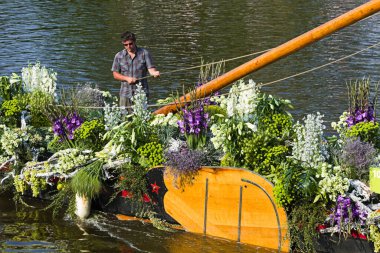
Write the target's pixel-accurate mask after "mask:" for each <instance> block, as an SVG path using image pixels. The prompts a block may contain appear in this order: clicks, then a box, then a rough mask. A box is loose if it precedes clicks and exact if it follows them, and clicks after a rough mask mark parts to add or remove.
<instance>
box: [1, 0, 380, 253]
mask: <svg viewBox="0 0 380 253" xmlns="http://www.w3.org/2000/svg"><path fill="white" fill-rule="evenodd" d="M364 2H366V1H363V0H361V1H354V0H333V1H326V0H315V1H301V0H294V1H279V0H276V1H243V0H236V1H234V2H233V3H232V2H231V1H227V0H219V1H211V0H204V1H196V0H189V1H171V3H168V1H162V0H158V1H157V0H155V1H152V0H140V1H134V0H133V1H132V0H131V1H121V0H120V1H99V0H97V1H96V0H93V1H84V0H74V1H57V0H52V1H46V0H40V1H32V0H25V1H14V0H13V1H10V0H0V10H1V11H0V45H1V49H0V59H1V60H0V75H10V74H11V73H12V72H16V73H20V71H21V68H22V67H24V66H26V65H27V64H28V62H31V63H34V62H35V61H36V60H39V61H40V62H41V63H42V64H43V65H45V66H47V67H48V68H52V69H54V70H55V71H56V72H57V73H58V84H59V85H60V87H61V88H67V87H70V86H73V85H76V84H77V83H87V82H88V83H93V84H96V85H98V86H99V87H100V88H102V89H104V90H109V91H111V92H112V93H113V94H115V95H117V94H118V89H119V85H120V84H119V82H117V81H115V80H113V78H112V75H111V71H110V68H111V65H112V61H113V57H114V55H115V53H116V52H117V51H119V50H121V49H122V47H121V44H120V40H119V36H120V33H121V32H123V31H125V30H131V31H133V32H135V33H136V35H137V40H138V45H139V46H143V47H146V48H148V49H149V50H150V51H151V53H152V54H153V58H154V60H155V63H156V65H157V67H158V69H159V70H160V71H161V72H162V73H163V74H162V76H161V78H160V79H154V80H153V79H152V80H149V81H150V87H151V101H150V102H151V103H154V101H155V100H156V99H159V98H165V97H167V96H169V95H170V94H171V93H173V92H175V91H177V90H179V91H180V92H181V90H182V86H183V85H184V86H186V87H188V86H190V85H192V84H194V83H195V82H196V81H197V76H198V74H199V71H198V70H187V71H183V72H178V73H173V74H165V72H169V71H172V70H176V69H183V68H187V67H190V66H196V65H199V64H200V63H201V59H203V60H204V61H205V62H211V61H219V60H221V59H230V58H234V57H238V56H241V55H246V54H250V53H252V52H257V51H262V50H265V49H269V48H273V47H275V46H278V45H280V44H281V43H283V42H286V41H287V40H289V39H291V38H294V37H296V36H298V35H300V34H302V33H304V32H306V31H308V30H310V29H311V28H314V27H316V26H318V25H320V24H322V23H324V22H325V21H327V20H330V19H332V18H334V17H336V16H338V15H340V14H342V13H344V12H345V11H348V10H350V9H352V8H354V7H356V6H358V5H360V4H362V3H364ZM379 41H380V15H377V16H374V17H371V18H368V19H366V20H364V21H361V22H359V23H357V24H355V25H353V26H351V27H348V28H345V29H344V30H342V31H339V32H338V33H335V34H333V35H332V36H330V37H328V38H325V39H323V40H322V41H320V42H317V43H315V44H313V45H311V46H309V47H307V48H304V49H302V50H301V51H299V52H297V53H296V54H294V55H291V56H288V57H287V58H285V59H282V60H280V61H278V62H276V63H273V64H271V65H270V66H267V67H266V68H264V69H262V70H259V71H258V72H255V73H253V74H251V75H250V76H249V77H247V78H252V79H253V80H255V81H256V82H258V83H266V82H269V81H273V80H277V79H280V78H283V77H286V76H289V75H292V74H295V73H298V72H302V71H305V70H308V69H310V68H313V67H316V66H319V65H321V64H324V63H327V62H330V61H333V60H336V59H338V58H340V57H343V56H345V55H348V54H351V53H354V52H356V51H359V50H361V49H363V48H365V47H368V46H370V45H372V44H375V43H377V42H379ZM379 57H380V50H379V48H374V49H371V50H369V51H366V52H363V53H361V54H358V55H356V56H354V57H352V58H349V59H346V60H344V61H342V62H340V63H337V64H334V65H332V66H329V67H327V68H323V69H319V70H317V71H314V72H312V73H308V74H306V75H302V76H299V77H295V78H292V79H289V80H286V81H283V82H280V83H276V84H273V85H270V86H266V87H264V88H263V90H264V91H265V92H268V93H271V94H273V95H277V96H280V97H282V98H287V99H290V100H292V102H293V105H294V107H295V109H294V110H293V111H292V112H293V113H294V115H295V116H296V118H298V119H299V118H302V117H303V116H304V115H306V114H307V113H312V112H316V111H319V112H321V113H322V114H324V115H325V120H326V121H327V124H329V123H330V122H331V121H334V120H337V118H338V117H339V115H340V114H341V112H342V111H343V110H345V109H346V108H347V100H346V82H347V81H349V80H351V79H356V78H362V77H364V76H370V77H371V78H372V80H373V81H374V82H375V81H376V82H378V81H380V61H379ZM252 58H253V57H250V58H246V59H240V60H236V61H231V62H227V63H226V71H228V70H230V69H232V68H234V67H237V66H238V65H240V64H242V63H244V62H245V61H247V60H249V59H252ZM11 203H12V202H11V201H10V200H8V198H4V197H1V198H0V243H1V244H0V250H1V251H9V252H15V251H16V252H17V251H19V252H20V251H21V252H25V251H33V252H36V251H37V252H46V251H48V252H50V251H54V250H56V251H60V252H61V250H62V251H64V250H66V251H75V252H77V251H80V250H84V251H86V250H88V251H91V252H93V251H99V252H177V251H178V249H179V248H181V250H183V251H185V252H215V251H220V252H239V251H240V252H247V251H248V249H247V248H244V247H243V246H244V245H243V246H242V245H239V244H236V243H233V242H227V241H224V240H214V239H209V238H204V237H202V236H197V235H193V234H189V233H183V232H178V233H174V234H169V235H168V234H167V233H165V232H161V231H157V230H156V229H154V228H152V227H151V225H148V224H142V223H140V222H130V223H127V224H126V223H122V224H121V222H119V221H116V220H112V219H111V218H109V217H106V218H105V217H104V216H99V217H98V218H97V219H96V221H97V222H93V223H91V222H88V223H86V224H82V225H81V226H82V228H83V227H84V230H85V231H87V230H88V232H86V233H87V234H88V235H83V234H84V233H85V232H84V231H82V230H81V229H80V228H79V227H78V225H77V224H76V223H74V222H71V221H66V220H51V219H50V218H49V217H50V216H49V215H47V214H44V213H41V212H39V211H35V210H32V211H30V210H29V211H17V212H15V211H14V210H15V207H14V206H13V204H11ZM107 222H109V223H107ZM95 224H98V225H95ZM99 226H100V227H99ZM146 242H149V243H146ZM198 245H200V246H198ZM241 247H243V248H241ZM247 247H248V246H247ZM186 250H188V251H186ZM249 251H254V249H253V248H249ZM260 252H262V251H260Z"/></svg>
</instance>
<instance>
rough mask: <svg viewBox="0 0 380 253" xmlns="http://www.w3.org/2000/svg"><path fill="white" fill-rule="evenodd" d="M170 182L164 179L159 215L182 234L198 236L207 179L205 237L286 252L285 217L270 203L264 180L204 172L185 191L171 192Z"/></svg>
mask: <svg viewBox="0 0 380 253" xmlns="http://www.w3.org/2000/svg"><path fill="white" fill-rule="evenodd" d="M173 180H174V179H173V177H171V176H170V174H169V173H166V174H165V176H164V181H165V185H166V187H167V188H168V192H167V193H166V194H165V196H164V207H165V211H166V212H167V213H168V214H169V215H170V216H171V217H173V218H174V219H175V220H176V221H178V222H179V223H180V224H181V225H182V226H183V227H184V228H185V229H186V230H187V231H190V232H194V233H204V228H205V227H204V221H205V203H206V201H205V191H206V180H208V196H207V214H206V224H205V225H206V231H205V232H206V234H207V235H212V236H217V237H222V238H227V239H231V240H235V241H237V240H240V242H242V243H247V244H252V245H256V246H260V247H265V248H270V249H276V250H279V251H282V252H289V245H290V244H289V241H288V240H286V239H285V236H286V232H287V217H286V213H285V211H284V210H283V209H282V208H278V207H277V206H276V205H275V203H274V202H273V199H274V197H273V185H272V184H271V183H270V182H269V181H267V180H266V179H265V178H263V177H261V176H260V175H258V174H255V173H253V172H251V171H248V170H244V169H237V168H215V167H204V168H202V169H201V170H200V171H199V175H198V176H196V177H195V179H194V180H193V184H192V185H188V186H186V188H185V189H177V188H175V187H174V183H173ZM241 187H242V190H240V188H241ZM240 192H241V194H242V195H241V198H240ZM240 200H241V202H240ZM239 212H240V215H239ZM239 217H240V218H241V219H240V232H239V230H238V229H239Z"/></svg>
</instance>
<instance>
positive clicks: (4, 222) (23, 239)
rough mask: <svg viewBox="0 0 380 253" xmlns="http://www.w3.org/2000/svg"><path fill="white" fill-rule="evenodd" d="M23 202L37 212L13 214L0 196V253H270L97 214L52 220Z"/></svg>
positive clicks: (15, 211) (37, 204)
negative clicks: (82, 217) (73, 218)
mask: <svg viewBox="0 0 380 253" xmlns="http://www.w3.org/2000/svg"><path fill="white" fill-rule="evenodd" d="M27 202H28V203H30V204H33V205H34V206H35V207H36V208H22V207H20V206H18V207H17V208H16V206H15V205H14V203H13V200H12V199H11V198H10V196H3V195H2V196H0V251H1V252H126V253H127V252H157V253H160V252H173V253H174V252H182V253H193V252H194V253H198V252H210V253H211V252H258V253H264V252H275V251H270V250H266V249H263V248H257V247H253V246H250V245H245V244H239V243H236V242H232V241H229V240H224V239H219V238H212V237H205V236H202V235H198V234H192V233H188V232H185V231H176V232H166V231H161V230H158V229H156V228H154V227H153V226H152V225H151V224H149V223H144V222H142V221H119V220H118V219H117V218H116V217H115V216H114V215H112V214H105V213H102V212H94V213H93V214H92V215H91V217H90V218H89V219H87V220H85V221H73V220H71V219H68V218H64V219H62V218H57V219H52V216H51V213H50V212H43V211H41V208H42V207H44V206H45V205H46V202H41V201H39V200H34V199H27Z"/></svg>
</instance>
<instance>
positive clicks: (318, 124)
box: [292, 113, 328, 168]
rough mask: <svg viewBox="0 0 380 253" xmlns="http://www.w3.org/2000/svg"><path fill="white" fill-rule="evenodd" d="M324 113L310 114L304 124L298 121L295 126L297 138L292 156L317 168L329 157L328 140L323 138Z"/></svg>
mask: <svg viewBox="0 0 380 253" xmlns="http://www.w3.org/2000/svg"><path fill="white" fill-rule="evenodd" d="M322 118H323V115H321V114H319V113H317V115H313V114H308V115H307V116H306V118H305V119H304V125H302V124H300V123H299V122H297V123H296V124H295V126H294V130H295V133H296V138H295V140H294V142H293V143H292V144H293V152H292V157H293V158H295V159H296V160H299V161H302V162H304V163H306V164H307V165H308V166H310V167H311V168H317V166H318V164H319V163H321V162H324V161H325V159H326V158H327V157H328V153H327V147H326V141H325V140H324V138H323V129H325V126H324V125H323V120H322Z"/></svg>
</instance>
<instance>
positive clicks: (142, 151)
mask: <svg viewBox="0 0 380 253" xmlns="http://www.w3.org/2000/svg"><path fill="white" fill-rule="evenodd" d="M137 154H139V155H140V160H139V163H140V165H141V166H143V167H145V168H151V167H155V166H157V165H160V164H162V163H163V162H164V158H163V148H162V145H161V144H160V143H158V142H155V141H154V142H149V143H147V144H145V145H144V146H141V147H139V148H138V149H137Z"/></svg>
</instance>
